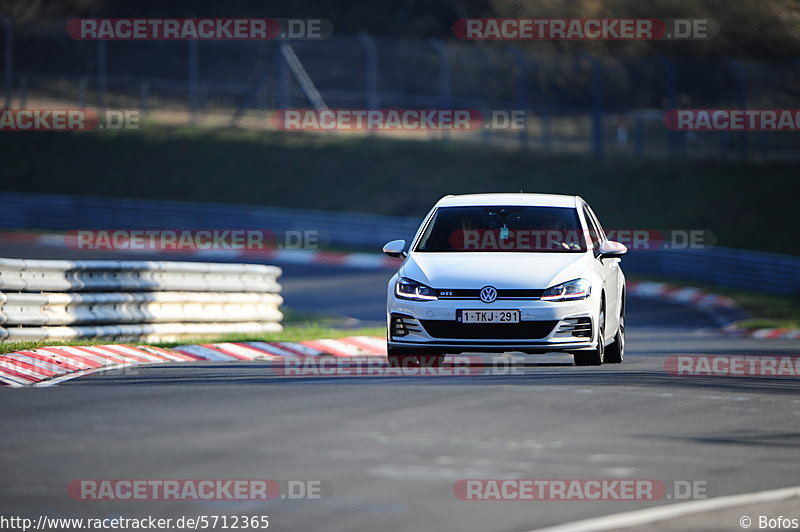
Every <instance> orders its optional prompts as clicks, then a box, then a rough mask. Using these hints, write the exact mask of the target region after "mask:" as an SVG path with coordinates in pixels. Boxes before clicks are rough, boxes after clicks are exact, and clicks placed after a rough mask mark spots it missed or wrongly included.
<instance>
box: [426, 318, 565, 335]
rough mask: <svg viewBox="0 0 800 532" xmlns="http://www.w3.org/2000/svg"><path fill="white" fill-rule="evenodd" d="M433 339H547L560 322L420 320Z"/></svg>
mask: <svg viewBox="0 0 800 532" xmlns="http://www.w3.org/2000/svg"><path fill="white" fill-rule="evenodd" d="M420 323H422V326H423V327H425V330H426V331H427V332H428V334H429V335H431V336H432V337H433V338H460V339H464V340H523V339H524V340H533V339H540V338H545V337H547V336H548V335H549V334H550V333H551V332H552V330H553V328H554V327H555V326H556V324H558V321H522V322H520V323H458V322H457V321H448V320H420Z"/></svg>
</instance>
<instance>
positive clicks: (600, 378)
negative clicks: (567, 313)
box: [64, 362, 800, 399]
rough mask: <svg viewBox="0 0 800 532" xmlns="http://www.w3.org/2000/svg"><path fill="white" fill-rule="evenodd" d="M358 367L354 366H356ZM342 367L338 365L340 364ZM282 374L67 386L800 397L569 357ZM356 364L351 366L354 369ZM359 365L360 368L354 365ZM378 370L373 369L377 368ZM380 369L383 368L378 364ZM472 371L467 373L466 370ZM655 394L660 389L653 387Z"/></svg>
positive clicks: (181, 374)
mask: <svg viewBox="0 0 800 532" xmlns="http://www.w3.org/2000/svg"><path fill="white" fill-rule="evenodd" d="M354 367H355V366H354ZM337 368H338V366H337ZM341 368H343V371H344V372H343V373H340V374H324V375H322V374H319V373H313V372H312V373H310V374H302V373H298V372H295V373H294V374H292V373H291V372H286V373H281V372H277V373H276V371H275V367H274V366H272V365H270V364H268V363H260V362H237V363H222V364H220V363H204V364H191V365H183V364H174V365H171V364H159V365H152V366H138V367H136V368H135V369H134V370H133V371H131V370H126V371H122V372H116V371H108V372H103V373H97V374H95V375H91V376H87V377H82V378H78V379H76V380H73V381H67V382H66V383H64V384H65V385H68V386H108V385H113V386H174V385H181V386H264V385H270V386H295V385H311V384H314V385H339V386H375V385H381V386H477V387H482V386H526V387H536V386H571V387H575V386H580V387H586V388H595V387H606V386H608V387H615V388H630V389H649V390H658V393H661V394H663V395H664V397H665V399H667V398H668V397H669V396H670V395H671V394H680V393H684V392H685V391H691V393H695V394H696V393H698V391H701V392H702V393H705V394H713V393H735V394H740V395H742V394H747V393H758V394H763V393H767V394H775V395H786V396H792V395H793V396H800V379H798V378H797V377H751V376H708V375H692V376H683V375H674V374H670V373H668V372H667V371H666V370H665V369H663V368H659V370H658V371H653V370H650V369H648V370H630V369H623V368H624V366H617V365H604V366H599V367H576V366H573V365H572V364H570V363H566V362H547V363H536V362H527V363H516V364H503V365H492V364H471V365H470V366H469V367H468V368H467V369H466V370H464V368H461V370H462V371H461V373H459V371H457V370H456V369H455V368H448V366H447V365H446V366H445V367H444V368H443V369H442V372H441V373H435V372H434V371H433V370H431V369H430V368H428V370H426V371H421V372H419V373H412V374H399V373H398V372H397V371H390V370H389V369H388V368H386V367H385V366H384V368H383V370H381V371H378V372H377V373H376V372H373V373H372V374H354V373H347V372H346V371H347V370H348V368H347V366H346V365H343V366H341ZM350 369H352V368H350ZM356 369H358V368H357V367H356ZM373 369H374V368H373ZM378 370H380V368H378ZM465 371H466V372H468V374H467V373H465ZM654 393H656V392H654Z"/></svg>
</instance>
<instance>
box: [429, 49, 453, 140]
mask: <svg viewBox="0 0 800 532" xmlns="http://www.w3.org/2000/svg"><path fill="white" fill-rule="evenodd" d="M428 42H429V43H430V45H431V47H432V48H433V49H434V50H435V51H436V54H437V55H438V56H439V109H449V108H450V60H449V58H448V57H447V49H446V48H445V46H444V44H442V41H440V40H439V39H430V40H429V41H428ZM441 133H442V137H443V138H448V137H449V135H448V134H447V130H443V131H442V132H441Z"/></svg>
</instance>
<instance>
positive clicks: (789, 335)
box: [722, 324, 800, 340]
mask: <svg viewBox="0 0 800 532" xmlns="http://www.w3.org/2000/svg"><path fill="white" fill-rule="evenodd" d="M722 330H723V332H724V333H726V334H730V335H733V336H741V337H744V338H756V339H759V340H778V339H781V340H800V329H787V328H783V329H781V328H779V329H740V328H739V327H737V326H736V324H733V325H728V326H727V327H725V328H723V329H722Z"/></svg>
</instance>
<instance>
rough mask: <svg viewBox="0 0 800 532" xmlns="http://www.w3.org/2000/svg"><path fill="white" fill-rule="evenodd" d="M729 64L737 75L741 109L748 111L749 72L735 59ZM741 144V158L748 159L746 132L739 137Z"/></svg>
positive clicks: (731, 59) (729, 60)
mask: <svg viewBox="0 0 800 532" xmlns="http://www.w3.org/2000/svg"><path fill="white" fill-rule="evenodd" d="M728 64H729V65H730V67H731V70H733V72H734V74H736V88H737V89H738V92H739V108H740V109H747V72H746V71H745V69H744V67H743V66H742V64H741V63H740V62H739V61H737V60H736V59H734V58H732V57H731V58H729V59H728ZM738 137H739V140H740V143H739V156H740V157H741V158H742V159H747V133H745V132H744V131H742V132H741V134H740V135H739V136H738Z"/></svg>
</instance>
